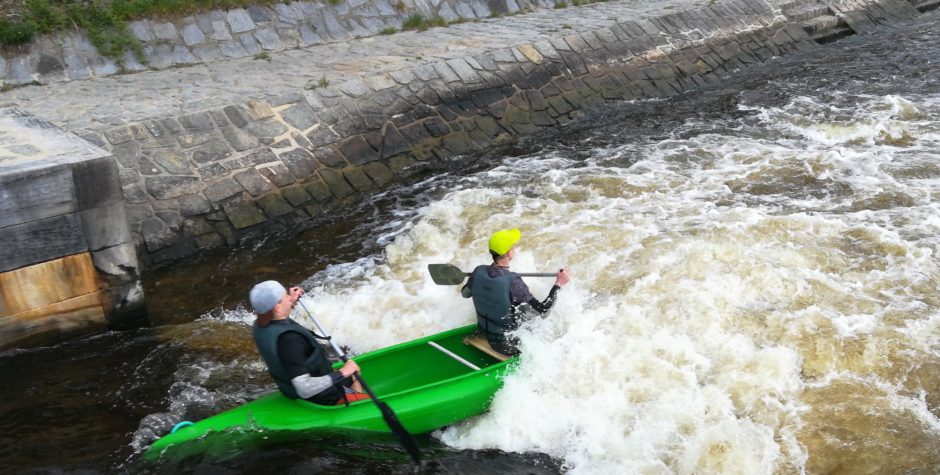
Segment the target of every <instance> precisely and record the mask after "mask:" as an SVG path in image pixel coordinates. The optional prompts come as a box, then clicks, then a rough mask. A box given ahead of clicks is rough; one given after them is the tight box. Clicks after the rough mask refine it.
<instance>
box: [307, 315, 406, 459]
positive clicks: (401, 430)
mask: <svg viewBox="0 0 940 475" xmlns="http://www.w3.org/2000/svg"><path fill="white" fill-rule="evenodd" d="M297 301H298V302H300V306H301V307H302V308H303V309H304V313H306V314H307V318H309V319H310V321H312V322H313V324H314V325H315V326H316V327H317V330H319V331H320V334H321V335H323V336H324V337H327V339H328V341H329V342H330V345H332V346H333V351H335V352H336V354H338V355H339V357H340V358H341V359H342V360H343V362H344V363H345V362H346V361H348V360H349V358H347V357H346V353H345V352H343V350H342V349H341V348H340V347H339V345H337V344H336V342H334V341H333V339H332V338H329V335H327V334H326V331H325V330H323V327H322V326H320V322H318V321H317V318H316V317H314V316H313V314H312V313H310V310H308V309H307V306H306V305H305V304H304V302H303V300H297ZM353 377H355V378H356V379H358V380H359V384H361V385H362V389H364V390H365V391H366V394H368V395H369V397H370V398H372V402H374V403H375V405H376V406H378V407H379V411H381V412H382V419H385V424H387V425H388V428H389V429H391V430H392V434H394V435H395V438H396V439H398V442H399V443H401V445H402V447H404V448H405V450H406V451H407V452H408V454H409V455H411V459H412V460H414V462H415V463H420V462H421V451H420V450H418V446H417V445H416V444H415V441H414V439H412V438H411V434H409V433H408V431H407V430H405V427H404V426H403V425H401V422H400V421H399V420H398V416H396V415H395V413H394V412H393V411H392V408H391V407H388V404H385V403H384V402H382V401H380V400H379V398H378V397H377V396H376V395H375V393H374V392H372V388H370V387H369V385H368V384H366V381H365V380H364V379H362V375H361V374H359V372H358V371H357V372H355V373H353Z"/></svg>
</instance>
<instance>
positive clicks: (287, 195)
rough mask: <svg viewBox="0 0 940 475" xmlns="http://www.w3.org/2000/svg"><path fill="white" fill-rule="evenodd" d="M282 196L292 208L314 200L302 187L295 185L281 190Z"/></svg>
mask: <svg viewBox="0 0 940 475" xmlns="http://www.w3.org/2000/svg"><path fill="white" fill-rule="evenodd" d="M318 182H319V181H318ZM281 196H283V197H284V199H286V200H287V201H288V202H289V203H290V204H291V205H292V206H300V205H302V204H304V203H307V202H309V201H310V200H312V199H313V198H312V197H311V196H310V194H309V193H307V191H306V190H304V187H303V186H301V185H294V186H289V187H287V188H284V189H283V190H281Z"/></svg>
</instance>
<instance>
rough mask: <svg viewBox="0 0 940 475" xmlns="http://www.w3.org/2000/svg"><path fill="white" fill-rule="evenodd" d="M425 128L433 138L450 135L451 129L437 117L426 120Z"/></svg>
mask: <svg viewBox="0 0 940 475" xmlns="http://www.w3.org/2000/svg"><path fill="white" fill-rule="evenodd" d="M424 127H425V128H427V129H428V132H429V133H430V134H431V136H432V137H442V136H444V135H447V134H448V133H450V127H448V126H447V123H446V122H444V121H443V120H441V119H439V118H437V117H432V118H430V119H427V120H425V121H424Z"/></svg>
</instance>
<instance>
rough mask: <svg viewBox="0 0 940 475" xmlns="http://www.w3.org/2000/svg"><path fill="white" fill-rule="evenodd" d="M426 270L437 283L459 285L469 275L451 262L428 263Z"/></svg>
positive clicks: (537, 274) (541, 275)
mask: <svg viewBox="0 0 940 475" xmlns="http://www.w3.org/2000/svg"><path fill="white" fill-rule="evenodd" d="M428 272H430V273H431V280H433V281H434V283H435V284H437V285H459V284H460V283H462V282H463V280H464V278H466V277H467V276H468V275H470V273H469V272H464V271H462V270H460V268H458V267H457V266H455V265H453V264H428ZM518 275H519V276H522V277H555V274H549V273H544V272H543V273H527V274H518Z"/></svg>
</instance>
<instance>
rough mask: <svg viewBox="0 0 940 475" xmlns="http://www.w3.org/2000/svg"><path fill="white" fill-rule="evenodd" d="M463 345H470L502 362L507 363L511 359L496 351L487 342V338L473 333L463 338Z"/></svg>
mask: <svg viewBox="0 0 940 475" xmlns="http://www.w3.org/2000/svg"><path fill="white" fill-rule="evenodd" d="M463 343H464V344H465V345H470V346H472V347H474V348H476V349H478V350H480V351H482V352H484V353H486V354H488V355H490V356H492V357H493V358H496V359H498V360H500V361H506V360H508V359H509V358H510V357H509V356H506V355H504V354H502V353H500V352H498V351H496V350H494V349H493V347H492V346H490V342H488V341H486V337H485V336H483V335H481V334H479V333H471V334H469V335H467V336H465V337H463Z"/></svg>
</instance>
